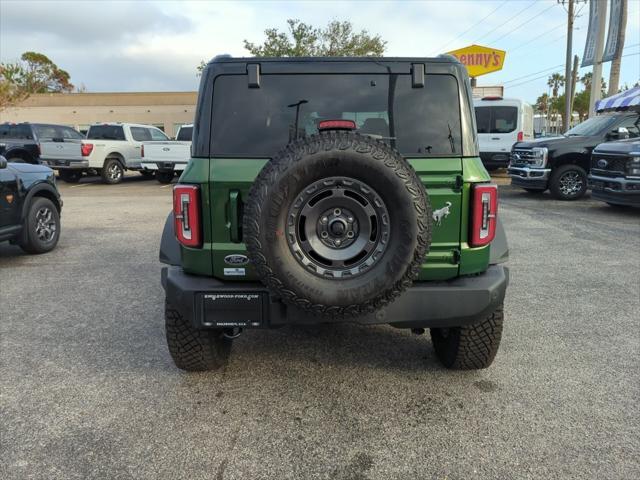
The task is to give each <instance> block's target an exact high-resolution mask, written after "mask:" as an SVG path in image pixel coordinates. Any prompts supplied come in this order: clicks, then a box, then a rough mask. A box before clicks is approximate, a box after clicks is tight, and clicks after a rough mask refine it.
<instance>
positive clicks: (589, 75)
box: [580, 72, 607, 95]
mask: <svg viewBox="0 0 640 480" xmlns="http://www.w3.org/2000/svg"><path fill="white" fill-rule="evenodd" d="M592 79H593V73H592V72H587V73H585V74H584V75H583V76H582V77H580V83H582V84H583V85H584V88H585V90H591V80H592ZM600 81H601V86H600V90H601V92H602V95H605V92H606V91H607V82H605V81H604V78H602V79H601V80H600Z"/></svg>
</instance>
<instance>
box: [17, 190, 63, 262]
mask: <svg viewBox="0 0 640 480" xmlns="http://www.w3.org/2000/svg"><path fill="white" fill-rule="evenodd" d="M59 238H60V214H59V213H58V209H57V208H56V206H55V205H54V204H53V202H52V201H51V200H49V199H48V198H43V197H34V198H33V200H32V201H31V204H30V205H29V210H28V211H27V216H26V218H25V222H24V229H23V230H22V235H21V237H20V240H19V242H18V244H19V245H20V248H22V250H24V251H25V252H27V253H46V252H49V251H51V250H53V249H54V248H55V246H56V245H57V244H58V239H59Z"/></svg>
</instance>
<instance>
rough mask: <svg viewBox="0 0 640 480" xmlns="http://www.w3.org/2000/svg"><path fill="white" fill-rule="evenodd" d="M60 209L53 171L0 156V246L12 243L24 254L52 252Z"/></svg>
mask: <svg viewBox="0 0 640 480" xmlns="http://www.w3.org/2000/svg"><path fill="white" fill-rule="evenodd" d="M61 209H62V199H61V198H60V193H59V192H58V190H57V188H56V182H55V175H54V173H53V170H51V169H50V168H49V167H45V166H43V165H30V164H26V163H9V162H7V159H6V158H4V157H3V156H0V242H4V241H10V242H11V243H16V244H18V245H19V246H20V247H21V248H22V249H23V250H24V251H25V252H27V253H45V252H48V251H50V250H53V249H54V248H55V246H56V244H57V243H58V239H59V238H60V211H61Z"/></svg>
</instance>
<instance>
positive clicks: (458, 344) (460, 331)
mask: <svg viewBox="0 0 640 480" xmlns="http://www.w3.org/2000/svg"><path fill="white" fill-rule="evenodd" d="M503 321H504V312H503V306H502V305H500V306H499V307H498V308H496V309H495V310H494V311H493V313H491V315H489V316H488V317H487V318H485V319H483V320H481V321H479V322H477V323H473V324H471V325H465V326H463V327H453V328H432V329H431V341H432V342H433V348H434V349H435V351H436V356H437V357H438V360H440V362H441V363H442V364H443V365H444V366H445V367H447V368H450V369H452V370H477V369H481V368H487V367H488V366H489V365H491V363H492V362H493V359H494V358H495V357H496V353H497V352H498V347H499V346H500V338H501V337H502V324H503Z"/></svg>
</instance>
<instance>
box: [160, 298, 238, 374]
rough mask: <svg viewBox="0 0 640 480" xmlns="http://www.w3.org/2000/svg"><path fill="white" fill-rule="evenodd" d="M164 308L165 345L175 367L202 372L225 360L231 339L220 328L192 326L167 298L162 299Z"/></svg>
mask: <svg viewBox="0 0 640 480" xmlns="http://www.w3.org/2000/svg"><path fill="white" fill-rule="evenodd" d="M164 312H165V313H164V318H165V331H166V336H167V345H168V347H169V353H170V354H171V357H172V358H173V361H174V363H175V364H176V367H178V368H180V369H182V370H186V371H187V372H204V371H207V370H217V369H219V368H220V367H223V366H225V365H226V364H227V362H228V361H229V355H230V353H231V340H229V339H227V338H225V337H224V336H223V332H222V330H204V329H197V328H195V327H194V326H193V325H192V324H191V321H190V319H187V318H184V316H183V315H182V313H180V311H179V310H178V309H177V308H175V306H173V305H172V304H171V303H169V301H165V310H164Z"/></svg>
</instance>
